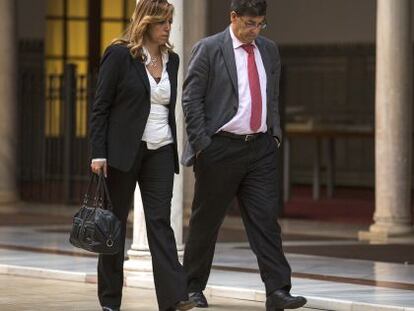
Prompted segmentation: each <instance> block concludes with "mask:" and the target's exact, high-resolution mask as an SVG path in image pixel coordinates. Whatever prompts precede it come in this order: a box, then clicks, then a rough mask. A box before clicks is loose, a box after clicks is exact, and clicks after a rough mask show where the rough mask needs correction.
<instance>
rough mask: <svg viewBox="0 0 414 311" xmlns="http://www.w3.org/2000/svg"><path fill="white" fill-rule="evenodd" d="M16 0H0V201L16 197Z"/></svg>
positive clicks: (9, 200) (4, 201) (7, 200)
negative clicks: (0, 42)
mask: <svg viewBox="0 0 414 311" xmlns="http://www.w3.org/2000/svg"><path fill="white" fill-rule="evenodd" d="M15 5H16V3H15V1H14V0H1V1H0V15H1V17H0V33H1V37H2V44H1V45H0V69H1V70H0V204H2V203H10V202H13V201H16V200H17V197H18V195H17V187H16V171H17V170H16V157H17V154H16V141H17V135H18V132H17V126H16V107H17V96H16V84H17V63H16V54H17V41H16V36H17V35H16V25H15V23H16V9H15Z"/></svg>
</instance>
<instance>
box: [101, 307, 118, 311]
mask: <svg viewBox="0 0 414 311" xmlns="http://www.w3.org/2000/svg"><path fill="white" fill-rule="evenodd" d="M102 311H119V308H111V307H102Z"/></svg>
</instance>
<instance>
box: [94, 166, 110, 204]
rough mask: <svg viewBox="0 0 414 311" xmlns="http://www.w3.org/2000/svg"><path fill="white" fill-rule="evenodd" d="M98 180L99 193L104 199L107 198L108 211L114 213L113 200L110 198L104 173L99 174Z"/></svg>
mask: <svg viewBox="0 0 414 311" xmlns="http://www.w3.org/2000/svg"><path fill="white" fill-rule="evenodd" d="M98 178H99V179H98V187H97V192H98V191H99V195H100V197H101V198H102V199H103V197H102V196H104V197H105V199H106V209H108V210H110V211H112V210H113V205H112V200H111V197H110V196H109V191H108V186H107V184H106V180H105V177H104V176H103V173H102V172H99V175H98Z"/></svg>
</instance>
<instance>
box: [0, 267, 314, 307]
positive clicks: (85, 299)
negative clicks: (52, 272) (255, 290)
mask: <svg viewBox="0 0 414 311" xmlns="http://www.w3.org/2000/svg"><path fill="white" fill-rule="evenodd" d="M7 284H13V286H8V285H7ZM123 295H124V296H123V305H122V310H123V311H157V310H158V308H157V307H156V299H155V295H154V291H152V290H145V289H137V288H125V289H124V293H123ZM210 306H211V307H210V308H209V309H208V310H210V311H219V310H234V311H259V310H263V304H262V303H258V302H250V301H242V300H234V299H225V298H214V299H211V300H210ZM0 309H1V311H44V310H47V311H93V310H99V303H98V301H97V298H96V285H94V284H84V283H74V282H67V281H66V282H65V281H56V280H38V279H34V278H27V277H16V276H8V275H0ZM303 310H306V309H303ZM308 310H309V309H308Z"/></svg>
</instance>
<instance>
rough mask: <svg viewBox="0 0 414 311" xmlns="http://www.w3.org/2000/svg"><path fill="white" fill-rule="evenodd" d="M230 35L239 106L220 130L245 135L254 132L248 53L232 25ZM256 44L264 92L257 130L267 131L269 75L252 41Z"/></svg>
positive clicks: (261, 84)
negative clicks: (260, 118)
mask: <svg viewBox="0 0 414 311" xmlns="http://www.w3.org/2000/svg"><path fill="white" fill-rule="evenodd" d="M230 35H231V38H232V40H233V48H234V56H235V61H236V68H237V81H238V90H239V108H238V110H237V113H236V115H235V116H234V117H233V118H232V119H231V120H230V121H229V122H228V123H226V124H225V125H224V126H223V127H221V128H220V129H219V130H218V132H219V131H226V132H230V133H234V134H239V135H244V134H253V131H252V129H251V128H250V116H251V107H252V101H251V96H250V87H249V75H248V69H247V65H248V64H247V61H248V53H247V52H246V51H245V50H244V49H243V48H242V45H243V44H244V43H243V42H241V41H240V40H239V39H237V37H236V36H235V34H234V32H233V29H232V28H231V26H230ZM252 44H253V46H254V57H255V61H256V66H257V71H258V73H259V81H260V91H261V93H262V120H261V121H262V122H261V125H260V127H259V129H258V130H257V131H256V132H257V133H259V132H266V131H267V125H266V115H267V111H266V110H267V105H266V102H267V95H266V88H267V86H266V85H267V76H266V71H265V68H264V65H263V61H262V57H261V55H260V51H259V49H258V48H257V45H256V44H255V43H254V42H252Z"/></svg>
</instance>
